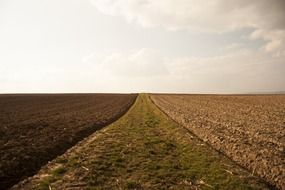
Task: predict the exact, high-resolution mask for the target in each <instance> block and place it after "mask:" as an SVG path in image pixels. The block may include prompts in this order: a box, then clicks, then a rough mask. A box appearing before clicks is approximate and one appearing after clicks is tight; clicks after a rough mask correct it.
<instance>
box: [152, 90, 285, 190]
mask: <svg viewBox="0 0 285 190" xmlns="http://www.w3.org/2000/svg"><path fill="white" fill-rule="evenodd" d="M152 100H153V101H154V102H155V104H156V105H157V106H158V107H159V108H161V109H162V110H163V111H164V112H165V113H166V114H167V115H169V116H170V117H171V118H172V119H174V120H175V121H177V122H178V123H180V124H181V125H183V126H185V127H187V128H188V129H190V130H191V131H192V132H193V133H194V134H196V135H197V136H198V137H199V138H200V139H202V140H203V141H205V142H207V143H208V144H210V145H211V146H212V147H214V148H215V149H216V150H218V151H220V152H223V153H224V154H226V155H227V156H229V157H230V158H231V159H232V160H234V161H235V162H237V163H239V164H240V165H242V166H244V167H245V168H247V169H248V170H250V171H251V172H252V173H253V174H256V175H258V176H260V177H262V178H264V179H266V180H267V181H268V182H270V183H271V184H272V185H274V186H276V187H278V188H280V189H285V95H167V94H160V95H158V94H153V95H152Z"/></svg>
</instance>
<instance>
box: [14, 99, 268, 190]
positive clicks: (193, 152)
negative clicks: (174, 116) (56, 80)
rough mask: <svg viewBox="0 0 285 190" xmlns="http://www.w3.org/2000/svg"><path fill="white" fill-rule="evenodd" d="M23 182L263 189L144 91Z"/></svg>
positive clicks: (42, 186) (67, 186)
mask: <svg viewBox="0 0 285 190" xmlns="http://www.w3.org/2000/svg"><path fill="white" fill-rule="evenodd" d="M19 187H20V186H18V188H19ZM23 187H26V188H30V189H49V188H51V189H179V190H180V189H181V190H182V189H267V186H266V185H265V184H264V183H263V182H261V181H259V180H258V179H257V178H255V177H253V176H252V175H250V174H249V173H247V172H246V171H244V170H243V169H241V168H239V167H238V166H236V165H234V163H232V162H231V161H230V160H227V158H225V157H223V156H222V155H220V154H218V153H217V152H215V151H214V150H212V149H211V148H209V147H207V146H206V145H204V144H203V143H202V142H201V141H199V140H198V139H196V138H195V137H193V136H192V135H191V134H189V133H188V132H187V131H186V130H185V129H184V128H182V127H180V126H178V125H177V124H176V123H174V122H173V121H172V120H171V119H169V118H168V117H167V116H166V115H165V114H164V113H162V112H161V111H160V110H159V109H158V108H157V107H156V106H155V105H154V104H153V103H152V102H151V101H150V99H149V97H148V95H146V94H140V95H139V96H138V98H137V100H136V103H135V104H134V105H133V107H132V108H131V109H130V110H129V111H128V112H127V114H125V115H124V116H123V117H122V118H120V119H119V120H118V121H116V122H115V123H113V124H111V125H109V126H108V127H106V128H104V129H103V130H101V131H99V132H97V133H95V134H93V135H91V136H90V137H89V138H88V139H86V140H85V141H83V142H81V143H80V144H79V145H78V146H76V147H74V148H72V149H71V150H70V151H68V152H67V153H66V154H64V155H62V156H60V157H58V158H57V159H56V160H54V161H53V162H52V163H50V164H49V165H48V166H46V167H45V168H43V169H42V170H41V171H40V172H39V174H38V175H37V176H36V177H34V178H32V179H31V180H28V181H27V182H26V183H23ZM15 189H17V187H16V188H15Z"/></svg>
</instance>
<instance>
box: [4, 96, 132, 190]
mask: <svg viewBox="0 0 285 190" xmlns="http://www.w3.org/2000/svg"><path fill="white" fill-rule="evenodd" d="M136 96H137V95H136V94H54V95H43V94H42V95H41V94H38V95H35V94H34V95H0V160H1V162H0V189H6V188H9V187H10V186H12V185H13V184H15V183H16V182H18V181H19V180H21V179H23V178H25V177H27V176H31V175H33V174H34V173H35V172H36V171H37V170H39V169H40V167H41V166H42V165H44V164H46V163H47V162H48V161H49V160H51V159H53V158H55V157H56V156H57V155H59V154H62V153H64V152H65V151H66V150H67V149H68V148H70V147H71V146H73V145H74V144H76V143H77V142H78V141H79V140H82V139H83V138H84V137H86V136H88V135H90V134H92V133H93V132H94V131H96V130H98V129H100V128H102V127H103V126H106V125H108V124H110V123H111V122H113V121H115V120H116V119H118V118H119V117H120V116H122V115H123V114H124V113H125V112H126V111H127V110H128V109H129V108H130V107H131V105H132V104H133V103H134V101H135V99H136Z"/></svg>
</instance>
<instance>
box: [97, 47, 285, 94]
mask: <svg viewBox="0 0 285 190" xmlns="http://www.w3.org/2000/svg"><path fill="white" fill-rule="evenodd" d="M284 58H285V56H279V57H271V56H268V55H266V54H264V53H262V52H261V51H254V50H246V49H244V50H237V51H235V52H234V53H233V52H232V53H228V54H225V55H222V56H212V57H192V56H186V57H168V56H163V55H162V54H160V53H159V52H158V51H154V50H152V49H140V50H137V51H130V52H114V53H111V54H110V55H109V56H106V57H105V58H104V59H103V60H101V61H100V62H98V63H96V64H94V65H95V67H98V68H100V69H101V70H100V71H99V72H100V73H105V74H104V76H105V78H108V77H109V78H112V79H113V80H114V81H116V83H117V84H118V85H121V86H124V89H125V91H131V92H135V91H140V92H186V93H187V92H188V93H190V92H199V93H238V92H266V91H280V90H282V89H284V83H285V78H284V76H283V75H282V72H283V70H284V69H285V65H284V62H283V60H284ZM96 65H97V66H96ZM94 70H98V69H94Z"/></svg>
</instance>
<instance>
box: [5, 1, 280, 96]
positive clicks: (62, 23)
mask: <svg viewBox="0 0 285 190" xmlns="http://www.w3.org/2000/svg"><path fill="white" fill-rule="evenodd" d="M284 10H285V1H284V0H271V1H268V0H251V1H248V0H211V1H201V0H41V1H39V0H25V1H22V0H0V93H77V92H78V93H84V92H94V93H96V92H109V93H115V92H117V93H133V92H164V93H249V92H278V91H285V11H284Z"/></svg>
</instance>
